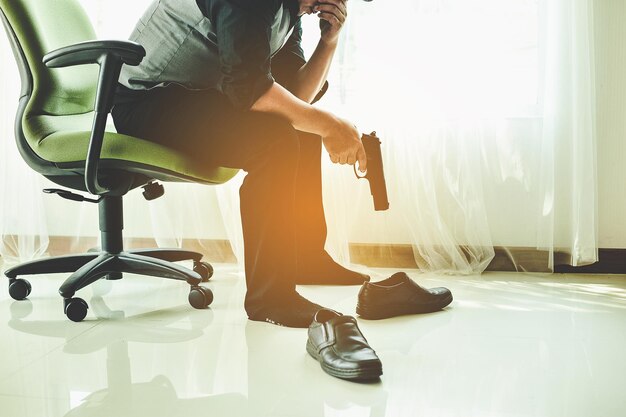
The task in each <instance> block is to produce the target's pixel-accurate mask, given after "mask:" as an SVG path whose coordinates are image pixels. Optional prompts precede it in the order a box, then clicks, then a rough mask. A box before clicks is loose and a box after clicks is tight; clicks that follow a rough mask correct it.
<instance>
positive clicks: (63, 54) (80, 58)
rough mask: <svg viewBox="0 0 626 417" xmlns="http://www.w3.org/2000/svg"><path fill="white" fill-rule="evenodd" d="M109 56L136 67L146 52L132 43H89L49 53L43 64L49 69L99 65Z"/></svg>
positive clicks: (65, 47)
mask: <svg viewBox="0 0 626 417" xmlns="http://www.w3.org/2000/svg"><path fill="white" fill-rule="evenodd" d="M107 55H113V56H115V57H117V58H118V59H119V60H120V61H121V62H122V63H123V64H126V65H131V66H136V65H139V64H140V63H141V60H142V59H143V58H144V57H145V56H146V50H145V49H144V48H143V46H141V45H139V44H138V43H135V42H131V41H87V42H81V43H77V44H74V45H69V46H64V47H63V48H59V49H55V50H54V51H52V52H48V53H47V54H46V55H45V56H44V57H43V63H44V64H45V65H46V66H47V67H48V68H62V67H69V66H74V65H83V64H99V63H100V61H101V60H102V59H103V58H104V57H105V56H107Z"/></svg>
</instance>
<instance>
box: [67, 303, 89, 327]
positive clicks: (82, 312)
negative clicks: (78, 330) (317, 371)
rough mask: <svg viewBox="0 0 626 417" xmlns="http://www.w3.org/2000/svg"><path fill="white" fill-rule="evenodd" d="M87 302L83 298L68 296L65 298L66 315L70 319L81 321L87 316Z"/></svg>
mask: <svg viewBox="0 0 626 417" xmlns="http://www.w3.org/2000/svg"><path fill="white" fill-rule="evenodd" d="M88 308H89V306H87V302H86V301H85V300H83V299H82V298H78V297H77V298H66V299H65V315H66V316H67V318H68V319H70V320H72V321H74V322H79V321H83V319H84V318H85V317H86V316H87V309H88Z"/></svg>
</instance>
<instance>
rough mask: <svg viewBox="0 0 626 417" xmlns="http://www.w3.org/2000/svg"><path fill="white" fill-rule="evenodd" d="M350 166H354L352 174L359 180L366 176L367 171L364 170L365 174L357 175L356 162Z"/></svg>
mask: <svg viewBox="0 0 626 417" xmlns="http://www.w3.org/2000/svg"><path fill="white" fill-rule="evenodd" d="M352 168H354V175H356V178H357V179H358V180H361V179H363V178H367V171H365V175H359V172H358V171H357V170H356V164H354V165H352Z"/></svg>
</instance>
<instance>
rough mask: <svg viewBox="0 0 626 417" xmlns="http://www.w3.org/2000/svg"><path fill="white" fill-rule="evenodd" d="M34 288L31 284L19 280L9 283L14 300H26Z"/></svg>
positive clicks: (10, 293)
mask: <svg viewBox="0 0 626 417" xmlns="http://www.w3.org/2000/svg"><path fill="white" fill-rule="evenodd" d="M31 290H32V287H31V285H30V282H28V281H26V280H25V279H21V278H18V279H16V280H14V281H12V282H10V283H9V295H10V296H11V298H13V299H14V300H18V301H19V300H24V299H25V298H26V297H28V295H29V294H30V291H31Z"/></svg>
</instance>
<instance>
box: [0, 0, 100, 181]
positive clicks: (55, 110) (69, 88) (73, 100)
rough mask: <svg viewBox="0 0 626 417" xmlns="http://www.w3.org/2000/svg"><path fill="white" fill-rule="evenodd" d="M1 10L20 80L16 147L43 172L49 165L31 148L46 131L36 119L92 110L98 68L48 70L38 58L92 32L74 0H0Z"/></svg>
mask: <svg viewBox="0 0 626 417" xmlns="http://www.w3.org/2000/svg"><path fill="white" fill-rule="evenodd" d="M0 12H1V15H0V17H1V18H2V21H3V23H4V26H5V28H6V30H7V34H8V36H9V41H10V42H11V46H12V48H13V52H14V55H15V58H16V60H17V63H18V67H19V69H20V75H21V79H22V80H21V82H22V94H21V98H20V105H19V108H18V114H17V120H16V139H17V142H18V147H19V149H20V152H21V153H22V156H23V157H24V159H26V162H28V163H29V165H31V167H33V168H34V169H36V170H38V171H39V172H42V173H45V166H46V165H50V164H49V163H47V162H46V161H43V160H40V159H38V156H37V154H36V153H35V152H34V151H33V149H34V148H36V144H37V141H40V140H43V138H44V137H45V136H46V135H47V134H50V133H51V132H47V131H45V130H46V126H45V125H46V123H42V122H41V120H37V119H44V120H45V118H47V117H50V116H70V115H79V114H84V113H89V112H91V111H92V110H93V104H94V100H95V94H96V85H97V78H98V67H97V66H95V65H83V66H78V67H73V68H61V69H50V68H47V67H46V66H45V65H44V64H43V63H42V59H43V56H44V55H45V54H46V53H48V52H50V51H52V50H54V49H57V48H60V47H62V46H67V45H70V44H74V43H78V42H83V41H87V40H94V39H96V34H95V31H94V29H93V26H92V25H91V22H90V20H89V18H88V16H87V14H86V13H85V11H84V9H83V8H82V6H81V5H80V4H79V3H78V1H77V0H0ZM59 119H63V118H59ZM85 120H87V119H85ZM29 121H33V122H32V123H31V122H29ZM42 165H43V166H42Z"/></svg>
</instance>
